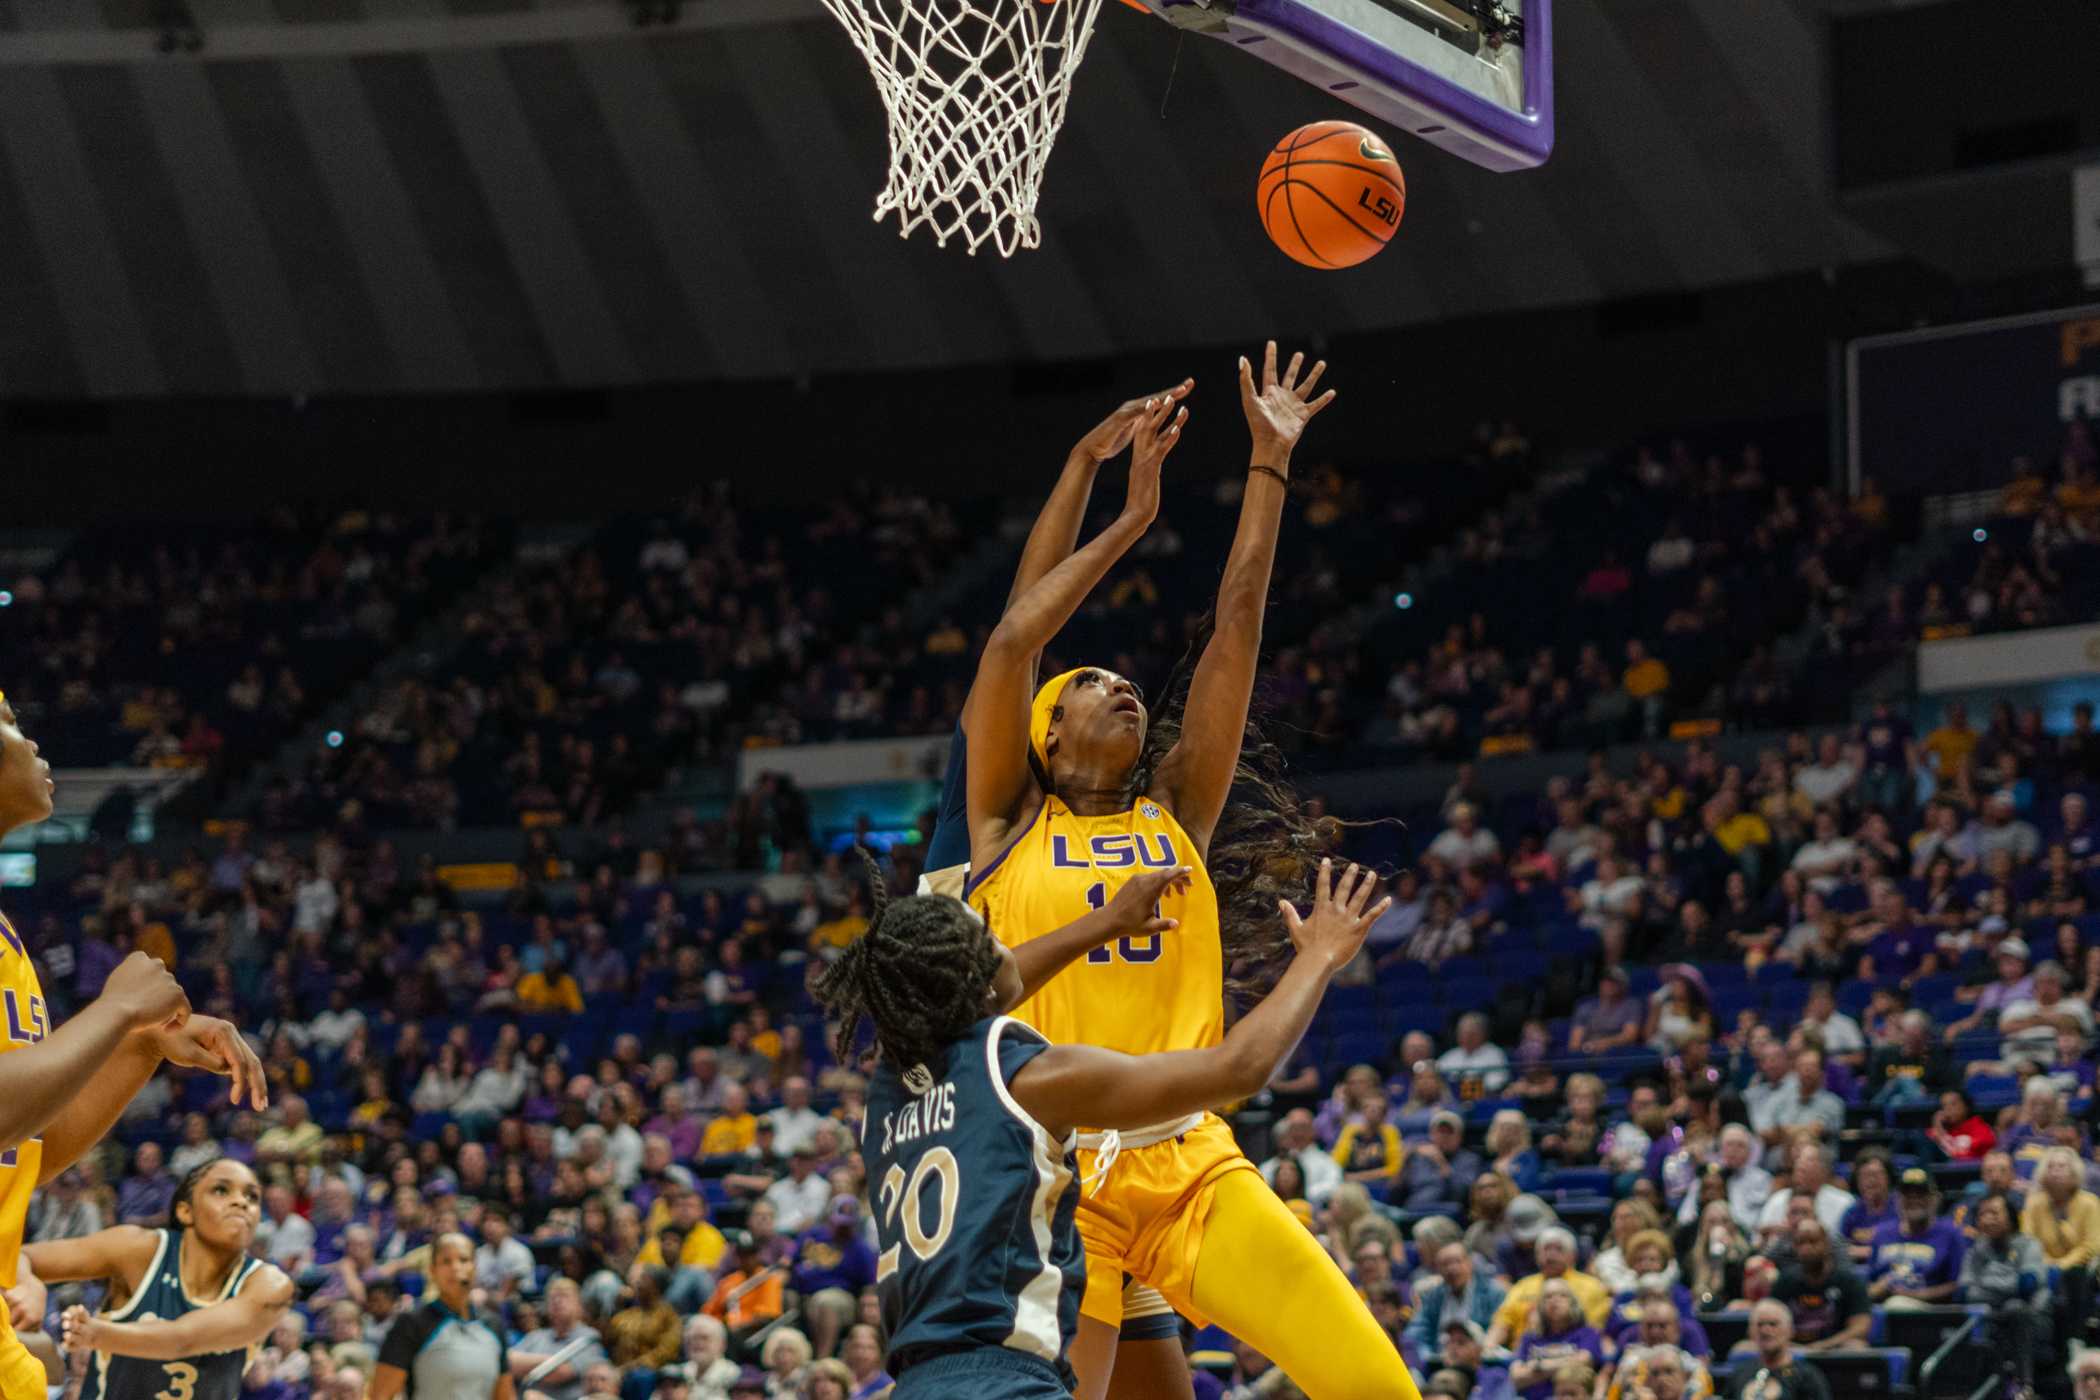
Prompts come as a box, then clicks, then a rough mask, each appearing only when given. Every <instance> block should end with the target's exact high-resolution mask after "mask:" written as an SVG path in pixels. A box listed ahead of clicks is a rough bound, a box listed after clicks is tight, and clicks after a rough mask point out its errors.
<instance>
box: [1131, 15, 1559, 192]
mask: <svg viewBox="0 0 2100 1400" xmlns="http://www.w3.org/2000/svg"><path fill="white" fill-rule="evenodd" d="M1126 3H1130V4H1136V5H1140V6H1141V7H1142V8H1144V9H1148V10H1150V11H1152V13H1154V14H1156V15H1158V16H1159V17H1160V18H1161V19H1164V20H1166V21H1168V22H1169V23H1171V24H1174V25H1177V26H1179V27H1181V28H1184V29H1189V30H1193V31H1195V32H1196V33H1199V34H1207V35H1210V36H1211V37H1212V38H1215V39H1217V40H1219V41H1221V42H1223V43H1228V44H1231V45H1233V46H1234V47H1236V48H1239V49H1240V50H1242V51H1243V52H1246V53H1248V54H1251V55H1252V56H1254V57H1256V58H1259V59H1261V60H1262V61H1263V62H1265V63H1268V64H1271V65H1273V66H1275V67H1277V68H1281V69H1283V70H1284V71H1285V72H1288V73H1290V74H1292V75H1293V76H1295V77H1297V78H1300V79H1302V80H1303V81H1305V82H1307V83H1311V84H1312V85H1314V86H1315V87H1318V88H1321V89H1323V90H1325V91H1327V92H1331V93H1333V94H1334V95H1335V96H1336V97H1339V98H1340V99H1341V100H1343V101H1344V102H1347V103H1349V104H1350V105H1351V106H1353V107H1358V108H1361V109H1362V110H1363V111H1365V112H1368V113H1369V114H1370V115H1372V116H1374V117H1376V118H1378V119H1379V120H1381V121H1383V122H1387V123H1390V124H1391V125H1393V126H1395V127H1397V128H1399V129H1401V130H1404V131H1408V132H1412V133H1413V134H1414V135H1416V136H1419V137H1420V138H1422V139H1423V140H1424V141H1428V142H1431V143H1433V144H1434V145H1437V146H1441V147H1443V148H1444V149H1445V150H1447V151H1450V152H1451V153H1452V154H1453V155H1457V156H1461V157H1463V158H1464V159H1466V160H1469V161H1471V162H1472V163H1473V164H1475V165H1480V166H1485V167H1486V168H1488V169H1490V170H1523V169H1528V168H1530V167H1532V166H1535V165H1539V164H1542V163H1543V162H1544V161H1545V159H1546V157H1547V156H1548V155H1550V154H1551V153H1552V151H1553V16H1552V0H1126Z"/></svg>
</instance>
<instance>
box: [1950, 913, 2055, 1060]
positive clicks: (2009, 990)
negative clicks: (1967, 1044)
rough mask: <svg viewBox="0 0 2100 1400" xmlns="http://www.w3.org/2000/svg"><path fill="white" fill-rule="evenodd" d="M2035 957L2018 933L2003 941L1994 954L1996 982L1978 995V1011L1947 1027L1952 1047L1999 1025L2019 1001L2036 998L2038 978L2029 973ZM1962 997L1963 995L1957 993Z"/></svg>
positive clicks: (1992, 954)
mask: <svg viewBox="0 0 2100 1400" xmlns="http://www.w3.org/2000/svg"><path fill="white" fill-rule="evenodd" d="M2032 958H2033V954H2032V953H2031V952H2030V951H2029V950H2028V947H2027V940H2025V939H2024V938H2021V937H2019V936H2018V935H2017V934H2015V935H2014V936H2013V937H2011V938H2006V939H2001V940H1999V943H1998V946H1997V947H1996V948H1995V949H1993V950H1992V952H1991V962H1992V964H1993V965H1994V966H1995V967H1996V968H1997V969H1998V976H1997V979H1996V980H1995V981H1992V982H1987V983H1985V984H1984V988H1983V990H1982V991H1980V992H1978V993H1977V994H1976V1009H1975V1010H1974V1011H1971V1012H1970V1013H1969V1014H1968V1015H1966V1016H1964V1017H1962V1018H1961V1019H1960V1020H1959V1021H1955V1022H1953V1023H1952V1024H1950V1025H1949V1026H1948V1027H1947V1040H1948V1042H1949V1043H1950V1044H1951V1043H1952V1042H1953V1041H1954V1040H1955V1039H1956V1038H1957V1037H1958V1036H1962V1035H1966V1034H1967V1033H1968V1032H1970V1031H1972V1030H1983V1029H1988V1028H1989V1027H1990V1026H1992V1025H1994V1024H1996V1022H1997V1019H1998V1017H1999V1015H2000V1014H2001V1013H2002V1012H2003V1011H2004V1010H2005V1008H2006V1007H2008V1006H2011V1005H2012V1004H2013V1003H2014V1002H2016V1001H2028V1000H2031V999H2032V998H2033V996H2034V977H2033V976H2032V975H2031V974H2030V973H2029V972H2028V970H2027V968H2028V964H2029V962H2030V961H2031V959H2032ZM1955 995H1956V996H1957V997H1959V996H1960V995H1961V993H1959V992H1956V993H1955Z"/></svg>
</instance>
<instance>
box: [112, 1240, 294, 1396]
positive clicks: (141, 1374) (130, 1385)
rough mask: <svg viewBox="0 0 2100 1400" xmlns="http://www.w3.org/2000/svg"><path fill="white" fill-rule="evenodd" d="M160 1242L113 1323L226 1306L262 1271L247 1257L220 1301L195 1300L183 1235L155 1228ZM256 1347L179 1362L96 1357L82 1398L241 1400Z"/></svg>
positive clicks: (171, 1316)
mask: <svg viewBox="0 0 2100 1400" xmlns="http://www.w3.org/2000/svg"><path fill="white" fill-rule="evenodd" d="M154 1233H155V1234H157V1235H159V1236H160V1243H159V1245H158V1246H157V1247H156V1248H155V1249H154V1251H153V1267H151V1268H149V1269H148V1270H146V1273H145V1276H144V1277H143V1278H141V1279H140V1280H139V1286H138V1291H137V1292H136V1293H133V1294H132V1295H131V1296H130V1297H129V1298H127V1299H125V1300H124V1306H123V1307H121V1308H118V1309H117V1310H116V1311H115V1312H112V1313H110V1314H108V1317H109V1320H110V1321H112V1322H154V1321H160V1322H167V1321H171V1320H173V1319H175V1318H178V1317H181V1316H182V1315H183V1314H184V1313H186V1312H191V1311H194V1310H195V1309H197V1308H208V1307H210V1306H211V1305H212V1304H214V1303H220V1302H224V1301H225V1300H226V1299H228V1298H231V1297H233V1296H234V1295H235V1294H237V1293H239V1292H240V1291H241V1285H242V1284H243V1283H246V1282H247V1281H248V1276H249V1275H250V1274H252V1273H254V1272H255V1271H256V1270H257V1269H259V1268H261V1267H262V1264H263V1261H262V1260H260V1259H243V1260H241V1262H240V1263H239V1265H237V1266H236V1267H235V1268H234V1271H233V1276H232V1277H230V1278H228V1279H227V1280H226V1286H225V1287H224V1288H222V1289H220V1290H219V1293H218V1296H217V1297H212V1298H192V1297H191V1296H190V1295H189V1292H188V1290H187V1289H185V1288H184V1287H183V1286H182V1231H181V1230H179V1229H171V1230H157V1231H155V1232H154ZM252 1350H253V1348H248V1347H244V1348H242V1349H241V1350H239V1351H220V1352H214V1353H212V1354H211V1355H209V1356H188V1357H184V1358H183V1359H182V1360H180V1361H146V1360H142V1359H140V1358H139V1357H136V1356H111V1355H110V1354H109V1353H108V1352H102V1351H98V1352H96V1353H95V1360H94V1364H93V1365H91V1366H89V1367H88V1373H87V1379H86V1380H85V1381H83V1382H82V1383H81V1387H80V1400H164V1398H165V1400H239V1396H240V1393H241V1375H242V1373H244V1372H245V1371H246V1370H247V1369H248V1357H249V1353H250V1352H251V1351H252Z"/></svg>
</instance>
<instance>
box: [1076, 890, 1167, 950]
mask: <svg viewBox="0 0 2100 1400" xmlns="http://www.w3.org/2000/svg"><path fill="white" fill-rule="evenodd" d="M1086 902H1087V907H1088V908H1090V909H1106V908H1107V907H1108V882H1107V881H1105V880H1104V881H1100V882H1098V883H1096V884H1092V885H1089V886H1087V891H1086ZM1152 917H1153V918H1155V919H1156V918H1159V917H1160V912H1159V905H1157V904H1154V905H1153V906H1152ZM1159 954H1160V942H1159V935H1158V934H1156V933H1147V934H1143V935H1140V936H1137V937H1133V936H1131V935H1130V934H1127V933H1126V934H1124V935H1123V936H1122V937H1121V938H1118V939H1117V940H1116V942H1115V948H1114V950H1113V951H1111V950H1110V948H1109V945H1108V944H1106V943H1104V944H1102V945H1101V946H1100V947H1098V948H1096V949H1094V950H1093V951H1092V952H1090V953H1088V954H1087V955H1086V960H1087V961H1088V962H1090V963H1105V962H1114V961H1116V958H1117V956H1118V955H1120V956H1121V958H1122V960H1123V961H1124V962H1127V963H1149V962H1158V961H1159Z"/></svg>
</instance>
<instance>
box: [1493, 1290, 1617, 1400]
mask: <svg viewBox="0 0 2100 1400" xmlns="http://www.w3.org/2000/svg"><path fill="white" fill-rule="evenodd" d="M1579 1360H1587V1361H1588V1362H1589V1363H1590V1365H1591V1366H1592V1367H1593V1368H1601V1367H1602V1366H1603V1365H1604V1339H1603V1338H1602V1337H1600V1336H1598V1335H1597V1329H1596V1328H1594V1327H1592V1326H1590V1325H1589V1323H1588V1321H1587V1320H1585V1319H1584V1317H1583V1313H1582V1308H1581V1306H1580V1305H1579V1304H1577V1302H1576V1301H1575V1290H1574V1289H1573V1288H1571V1287H1569V1286H1568V1284H1566V1283H1565V1282H1563V1281H1562V1280H1560V1279H1548V1280H1547V1281H1546V1282H1545V1283H1544V1284H1543V1285H1541V1286H1540V1288H1539V1294H1538V1306H1537V1307H1535V1308H1534V1309H1533V1310H1532V1317H1531V1325H1530V1326H1529V1327H1527V1328H1525V1329H1524V1335H1523V1336H1522V1337H1521V1338H1519V1339H1518V1341H1517V1348H1516V1364H1514V1365H1513V1366H1511V1367H1510V1368H1509V1380H1510V1384H1511V1385H1513V1386H1515V1387H1516V1391H1517V1394H1518V1395H1520V1396H1522V1397H1523V1400H1552V1395H1553V1373H1554V1371H1555V1370H1557V1369H1559V1367H1560V1366H1561V1365H1562V1364H1563V1363H1565V1362H1569V1361H1579Z"/></svg>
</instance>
